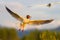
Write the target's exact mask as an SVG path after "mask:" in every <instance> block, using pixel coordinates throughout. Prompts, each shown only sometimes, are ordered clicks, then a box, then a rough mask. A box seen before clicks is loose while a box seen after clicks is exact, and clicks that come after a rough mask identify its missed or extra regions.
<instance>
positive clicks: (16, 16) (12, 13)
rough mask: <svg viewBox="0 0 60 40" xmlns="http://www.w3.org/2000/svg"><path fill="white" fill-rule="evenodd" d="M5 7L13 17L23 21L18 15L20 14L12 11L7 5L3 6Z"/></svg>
mask: <svg viewBox="0 0 60 40" xmlns="http://www.w3.org/2000/svg"><path fill="white" fill-rule="evenodd" d="M5 8H6V10H7V11H8V12H9V13H10V14H11V15H12V16H13V17H14V18H16V19H17V20H19V21H23V18H22V17H20V16H19V15H17V14H16V13H14V12H12V11H11V10H10V9H9V8H8V7H5Z"/></svg>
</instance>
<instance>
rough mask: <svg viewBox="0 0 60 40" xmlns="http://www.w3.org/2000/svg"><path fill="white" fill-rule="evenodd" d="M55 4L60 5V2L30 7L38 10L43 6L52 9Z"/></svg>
mask: <svg viewBox="0 0 60 40" xmlns="http://www.w3.org/2000/svg"><path fill="white" fill-rule="evenodd" d="M55 4H60V2H53V3H48V4H37V5H32V6H28V7H30V8H38V7H41V6H43V7H44V6H47V7H49V8H50V7H52V6H53V5H55Z"/></svg>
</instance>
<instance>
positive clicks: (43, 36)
mask: <svg viewBox="0 0 60 40" xmlns="http://www.w3.org/2000/svg"><path fill="white" fill-rule="evenodd" d="M22 40H60V32H55V31H50V30H45V31H39V30H34V31H31V32H30V33H29V34H28V35H25V36H23V37H22Z"/></svg>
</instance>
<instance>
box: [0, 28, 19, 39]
mask: <svg viewBox="0 0 60 40" xmlns="http://www.w3.org/2000/svg"><path fill="white" fill-rule="evenodd" d="M0 40H19V37H18V35H17V31H16V29H14V28H0Z"/></svg>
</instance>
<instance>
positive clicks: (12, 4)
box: [0, 0, 60, 30]
mask: <svg viewBox="0 0 60 40" xmlns="http://www.w3.org/2000/svg"><path fill="white" fill-rule="evenodd" d="M56 2H57V3H56ZM48 3H52V6H51V7H50V8H49V7H47V6H46V5H45V4H48ZM53 3H56V4H53ZM41 5H42V6H41ZM5 6H7V7H8V8H9V9H10V10H12V11H13V12H15V13H17V14H18V15H19V16H23V17H25V16H26V15H30V16H31V17H32V18H31V20H44V19H54V21H53V22H51V23H49V24H45V25H37V26H32V25H27V26H26V27H25V30H29V29H30V30H31V29H54V28H57V27H58V26H60V0H0V25H4V26H7V27H13V28H17V29H18V28H19V25H20V24H19V23H20V21H18V20H16V19H15V18H13V17H12V16H11V15H10V14H9V13H8V12H7V11H6V9H5Z"/></svg>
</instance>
